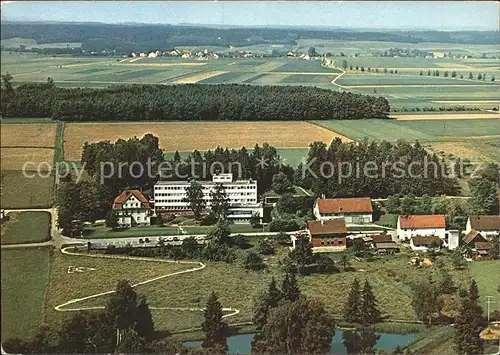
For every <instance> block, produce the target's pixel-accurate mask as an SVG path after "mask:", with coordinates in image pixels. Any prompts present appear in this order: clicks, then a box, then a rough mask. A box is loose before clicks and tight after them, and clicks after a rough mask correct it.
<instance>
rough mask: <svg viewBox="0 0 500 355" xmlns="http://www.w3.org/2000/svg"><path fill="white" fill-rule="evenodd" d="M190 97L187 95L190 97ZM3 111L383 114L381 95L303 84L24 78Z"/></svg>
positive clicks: (90, 117)
mask: <svg viewBox="0 0 500 355" xmlns="http://www.w3.org/2000/svg"><path fill="white" fill-rule="evenodd" d="M193 97H196V100H195V101H193V100H192V98H193ZM1 99H2V115H3V116H4V117H9V116H14V117H52V118H53V119H57V120H61V121H157V120H163V121H276V120H280V121H291V120H293V121H304V120H327V119H363V118H387V115H388V114H389V111H390V106H389V103H388V101H387V100H386V99H385V98H383V97H374V96H370V95H361V94H354V93H349V92H334V91H331V90H327V89H319V88H315V87H303V86H258V85H257V86H254V85H239V84H230V85H229V84H228V85H222V84H221V85H196V84H191V85H119V86H111V87H108V88H105V89H79V88H78V89H71V88H58V87H55V86H54V85H50V86H49V85H47V84H25V85H21V86H19V87H17V88H15V89H13V90H12V89H8V85H4V86H3V88H2V91H1Z"/></svg>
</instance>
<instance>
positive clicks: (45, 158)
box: [0, 147, 54, 171]
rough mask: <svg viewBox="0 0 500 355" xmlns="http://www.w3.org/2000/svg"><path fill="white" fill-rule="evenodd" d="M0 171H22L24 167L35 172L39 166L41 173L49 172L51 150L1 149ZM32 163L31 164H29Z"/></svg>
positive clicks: (52, 155) (51, 157)
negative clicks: (0, 169)
mask: <svg viewBox="0 0 500 355" xmlns="http://www.w3.org/2000/svg"><path fill="white" fill-rule="evenodd" d="M0 155H1V161H2V169H8V170H22V169H23V166H24V165H25V163H28V162H29V163H30V164H29V165H27V166H26V167H27V168H29V169H31V170H36V168H37V167H38V166H39V167H40V169H41V171H50V170H51V169H52V164H53V161H54V149H53V148H4V147H2V148H1V151H0ZM31 163H33V164H31Z"/></svg>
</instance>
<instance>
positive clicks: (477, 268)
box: [469, 260, 500, 311]
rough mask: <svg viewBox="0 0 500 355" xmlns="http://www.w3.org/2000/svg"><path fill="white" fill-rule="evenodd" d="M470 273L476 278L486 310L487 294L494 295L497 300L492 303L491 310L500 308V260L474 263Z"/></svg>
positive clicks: (482, 303)
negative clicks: (499, 288)
mask: <svg viewBox="0 0 500 355" xmlns="http://www.w3.org/2000/svg"><path fill="white" fill-rule="evenodd" d="M469 268H470V273H471V275H472V277H473V278H474V279H475V280H476V282H477V286H478V288H479V296H480V302H481V305H483V309H484V310H486V305H485V303H486V300H487V298H486V296H492V297H493V300H496V302H494V303H492V304H491V305H490V307H491V311H493V310H495V309H497V310H500V302H499V298H500V297H498V294H499V293H498V289H497V288H498V286H499V285H498V275H500V263H499V262H498V260H489V261H485V262H480V263H472V264H471V265H470V266H469Z"/></svg>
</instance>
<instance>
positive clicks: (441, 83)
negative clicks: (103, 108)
mask: <svg viewBox="0 0 500 355" xmlns="http://www.w3.org/2000/svg"><path fill="white" fill-rule="evenodd" d="M304 41H305V42H304ZM307 41H308V40H300V42H299V43H300V45H299V50H301V49H302V50H303V47H302V45H303V43H308V42H307ZM313 42H316V44H317V46H316V48H318V49H320V48H322V49H325V48H330V46H332V48H335V49H332V53H339V51H342V48H343V49H344V53H347V55H351V56H346V57H332V58H333V60H334V61H335V64H336V65H337V67H340V66H342V61H344V60H346V61H347V63H348V65H349V66H350V65H353V70H347V72H346V74H345V75H343V76H342V77H341V78H339V79H338V80H337V81H336V82H335V84H332V83H331V82H332V80H333V79H335V77H336V75H338V74H339V73H340V72H341V70H340V69H335V68H326V67H322V66H321V61H320V60H299V59H295V58H219V59H212V60H196V59H193V58H188V59H179V58H168V57H160V58H122V57H81V58H78V57H65V56H58V57H49V56H42V55H37V54H33V53H21V54H19V53H11V54H9V53H8V52H2V54H1V55H2V73H4V72H9V73H11V74H12V75H13V77H14V84H15V85H20V84H23V83H30V82H45V81H46V80H47V77H49V76H50V77H51V78H52V79H53V80H54V81H55V83H56V85H58V86H60V87H93V88H104V87H107V86H110V85H115V84H123V83H129V84H162V85H171V84H183V83H200V84H223V83H239V84H251V85H304V86H316V87H319V88H324V89H330V90H335V91H338V90H341V91H350V92H357V93H364V94H371V95H382V96H384V97H386V98H387V99H388V100H389V102H390V103H391V106H392V108H393V109H396V110H398V111H401V110H404V109H407V110H411V109H412V108H416V107H418V108H420V109H421V108H423V107H443V106H456V105H466V106H469V107H478V108H480V109H484V110H491V109H492V108H493V107H498V106H499V104H500V102H499V99H500V97H499V95H498V92H499V85H498V84H497V83H498V80H500V69H499V67H498V61H495V60H494V59H491V58H490V59H480V58H471V59H458V58H457V59H453V58H442V59H425V58H394V57H370V56H368V55H369V54H371V53H372V52H373V51H374V50H380V49H383V50H387V49H388V48H390V47H388V46H389V45H390V42H389V43H388V42H341V43H337V41H327V40H325V41H321V42H324V43H323V44H321V43H317V42H318V41H317V40H315V41H313ZM337 45H339V46H340V47H336V46H337ZM363 45H367V48H363ZM400 45H402V44H400ZM429 45H431V44H429ZM395 46H396V47H400V46H399V45H395ZM250 47H253V46H250ZM257 47H259V48H260V49H264V47H266V46H264V45H260V46H257ZM278 47H279V48H284V47H286V46H282V45H276V48H278ZM408 47H409V48H415V47H419V48H420V47H421V46H420V45H419V44H408ZM437 47H439V48H442V49H441V50H436V49H433V48H437ZM476 47H477V48H476ZM273 48H274V47H273V45H267V49H268V51H270V50H272V49H273ZM349 48H350V49H352V51H351V50H349ZM422 48H425V49H433V50H434V51H444V50H446V51H447V52H448V51H451V52H452V53H461V54H460V55H463V54H468V55H474V56H476V57H478V56H479V55H478V54H474V53H480V54H482V53H489V54H490V55H492V54H494V53H495V51H493V52H492V50H493V46H460V45H449V44H432V45H431V47H428V46H427V45H426V44H424V46H423V47H422ZM471 48H474V49H471ZM214 49H216V50H219V51H222V52H226V50H227V48H225V49H224V48H214ZM249 50H250V49H249ZM306 52H307V50H306ZM351 52H352V53H351ZM256 53H258V52H256ZM354 53H358V54H359V56H358V57H353V56H352V55H353V54H354ZM356 65H358V66H359V67H361V66H363V67H364V68H365V69H366V70H365V71H364V72H361V71H360V70H355V66H356ZM369 67H370V68H371V69H373V70H375V69H376V68H378V69H379V74H374V73H373V72H371V73H368V71H367V69H368V68H369ZM384 68H387V69H388V70H391V69H393V70H394V69H397V70H398V74H390V73H387V74H384V73H383V70H384ZM428 70H431V71H434V70H439V72H440V76H439V77H433V76H427V71H428ZM420 71H422V72H423V75H422V76H420V75H419V74H420ZM445 71H448V72H449V76H448V77H447V78H445V77H444V73H445ZM453 71H456V73H457V77H456V78H451V73H452V72H453ZM469 73H473V79H468V77H469ZM480 73H481V74H482V75H484V74H485V75H486V80H478V79H477V75H478V74H480ZM460 75H463V79H460V78H459V77H460ZM493 76H495V77H496V78H497V79H498V80H497V81H495V82H491V81H490V79H491V78H492V77H493Z"/></svg>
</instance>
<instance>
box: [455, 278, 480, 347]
mask: <svg viewBox="0 0 500 355" xmlns="http://www.w3.org/2000/svg"><path fill="white" fill-rule="evenodd" d="M478 298H479V294H478V293H477V284H476V282H475V280H473V281H472V283H471V285H470V288H469V292H468V294H467V295H466V296H465V297H462V299H461V302H460V310H459V312H458V317H457V319H456V320H455V338H454V343H455V344H454V349H455V351H456V352H457V353H458V354H482V353H483V341H482V340H481V337H480V336H479V334H480V332H481V323H482V318H481V314H478V310H479V309H481V307H480V306H479V305H478V303H477V300H478Z"/></svg>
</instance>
